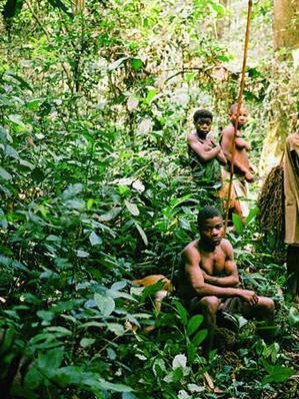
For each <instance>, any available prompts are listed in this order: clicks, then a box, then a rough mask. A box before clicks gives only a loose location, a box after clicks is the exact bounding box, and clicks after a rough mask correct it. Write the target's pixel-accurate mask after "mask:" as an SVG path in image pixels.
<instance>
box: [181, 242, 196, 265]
mask: <svg viewBox="0 0 299 399" xmlns="http://www.w3.org/2000/svg"><path fill="white" fill-rule="evenodd" d="M182 258H183V260H185V261H190V260H193V259H194V258H197V259H200V252H199V250H198V240H194V241H191V242H190V243H189V244H188V245H187V246H186V247H185V248H184V249H183V251H182Z"/></svg>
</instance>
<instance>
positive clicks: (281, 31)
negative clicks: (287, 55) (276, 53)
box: [273, 0, 299, 50]
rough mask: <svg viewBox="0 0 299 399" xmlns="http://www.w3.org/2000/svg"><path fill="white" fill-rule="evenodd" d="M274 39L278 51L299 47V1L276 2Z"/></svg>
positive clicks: (281, 0) (279, 0) (277, 0)
mask: <svg viewBox="0 0 299 399" xmlns="http://www.w3.org/2000/svg"><path fill="white" fill-rule="evenodd" d="M273 39H274V47H275V49H276V50H278V49H280V48H281V47H286V48H290V49H293V48H298V47H299V0H274V12H273Z"/></svg>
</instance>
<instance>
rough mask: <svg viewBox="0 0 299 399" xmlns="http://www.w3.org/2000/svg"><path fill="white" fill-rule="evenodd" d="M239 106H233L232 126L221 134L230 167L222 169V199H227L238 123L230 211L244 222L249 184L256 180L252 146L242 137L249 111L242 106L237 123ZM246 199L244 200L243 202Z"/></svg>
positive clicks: (222, 144) (230, 116)
mask: <svg viewBox="0 0 299 399" xmlns="http://www.w3.org/2000/svg"><path fill="white" fill-rule="evenodd" d="M237 109H238V104H237V103H235V104H233V105H232V106H231V108H230V112H229V119H230V124H229V125H228V126H227V127H226V128H225V129H223V130H222V132H221V147H222V150H223V153H224V155H225V157H226V160H227V162H228V165H227V167H226V168H223V169H222V179H223V187H222V189H221V191H220V197H221V198H222V199H223V200H224V202H225V200H226V198H227V193H228V186H229V184H228V181H229V178H230V165H231V160H232V156H233V143H234V135H235V124H236V123H237V132H236V139H235V155H234V180H233V190H232V194H231V200H230V209H231V210H232V212H235V213H236V214H237V215H239V216H240V218H241V219H242V220H244V219H245V218H246V217H247V216H248V213H249V208H248V205H247V203H246V199H247V196H248V184H247V183H251V182H252V181H253V180H254V176H253V166H252V164H251V163H250V161H249V156H248V152H249V151H251V146H250V144H249V143H248V142H247V141H245V140H244V139H243V137H242V128H243V127H244V126H245V124H246V123H247V120H248V111H247V109H246V107H245V105H244V104H241V108H240V112H239V118H238V121H237ZM242 199H244V200H245V201H244V200H242Z"/></svg>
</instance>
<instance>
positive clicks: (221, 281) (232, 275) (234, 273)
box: [202, 240, 240, 287]
mask: <svg viewBox="0 0 299 399" xmlns="http://www.w3.org/2000/svg"><path fill="white" fill-rule="evenodd" d="M222 248H223V250H224V252H225V254H226V260H225V264H224V271H225V273H226V274H227V276H225V277H217V276H210V275H209V274H207V273H205V272H204V271H202V272H203V276H204V279H205V281H206V282H207V283H208V284H213V285H218V286H219V287H238V286H239V284H240V279H239V273H238V268H237V265H236V263H235V261H234V253H233V248H232V246H231V244H230V243H229V242H228V241H227V240H223V244H222Z"/></svg>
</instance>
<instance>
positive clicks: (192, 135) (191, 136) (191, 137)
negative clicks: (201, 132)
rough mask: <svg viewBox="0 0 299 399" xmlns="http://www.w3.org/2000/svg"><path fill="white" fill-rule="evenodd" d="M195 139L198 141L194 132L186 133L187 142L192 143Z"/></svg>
mask: <svg viewBox="0 0 299 399" xmlns="http://www.w3.org/2000/svg"><path fill="white" fill-rule="evenodd" d="M195 141H198V139H197V136H196V133H194V132H192V133H188V134H187V142H188V143H194V142H195Z"/></svg>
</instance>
